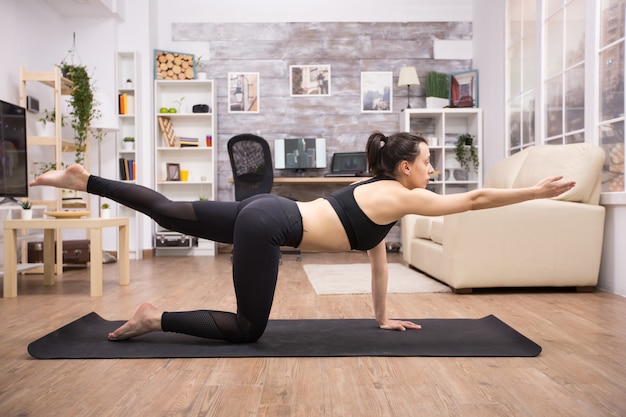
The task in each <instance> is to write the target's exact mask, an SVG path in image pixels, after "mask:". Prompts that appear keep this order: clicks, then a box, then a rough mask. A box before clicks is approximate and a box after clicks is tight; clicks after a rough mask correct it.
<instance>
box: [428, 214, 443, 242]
mask: <svg viewBox="0 0 626 417" xmlns="http://www.w3.org/2000/svg"><path fill="white" fill-rule="evenodd" d="M430 240H432V241H433V242H435V243H439V244H440V245H443V216H442V217H434V218H433V219H432V221H431V222H430Z"/></svg>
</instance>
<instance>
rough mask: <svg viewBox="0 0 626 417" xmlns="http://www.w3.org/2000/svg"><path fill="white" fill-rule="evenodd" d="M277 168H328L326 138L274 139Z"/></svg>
mask: <svg viewBox="0 0 626 417" xmlns="http://www.w3.org/2000/svg"><path fill="white" fill-rule="evenodd" d="M274 166H275V167H276V169H298V170H299V169H308V168H326V139H324V138H286V139H276V140H275V141H274Z"/></svg>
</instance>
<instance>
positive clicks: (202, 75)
mask: <svg viewBox="0 0 626 417" xmlns="http://www.w3.org/2000/svg"><path fill="white" fill-rule="evenodd" d="M195 67H196V79H198V80H206V79H207V77H208V75H207V72H206V69H205V67H204V64H203V63H202V55H200V56H199V57H198V58H196V61H195Z"/></svg>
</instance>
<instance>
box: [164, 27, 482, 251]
mask: <svg viewBox="0 0 626 417" xmlns="http://www.w3.org/2000/svg"><path fill="white" fill-rule="evenodd" d="M471 38H472V24H471V22H374V23H371V22H370V23H359V22H349V23H344V22H323V23H315V22H313V23H306V22H302V23H300V22H298V23H288V22H285V23H173V25H172V40H173V41H175V42H181V48H180V49H181V51H183V52H184V51H185V47H184V42H208V49H209V51H210V56H208V57H207V56H203V58H202V61H203V63H204V64H205V66H206V67H207V68H208V71H207V72H208V77H209V78H210V79H213V80H215V81H216V86H217V97H218V99H217V112H218V119H217V137H216V144H217V146H218V160H219V163H218V184H219V186H218V198H219V199H220V200H233V199H234V197H233V195H234V194H233V189H232V184H230V183H228V182H227V181H226V179H227V178H229V177H231V176H232V173H231V169H230V164H229V161H228V154H227V151H226V142H227V141H228V139H229V138H230V137H232V136H234V135H236V134H239V133H256V132H259V134H260V136H263V137H264V138H266V139H267V140H268V142H269V143H270V146H271V147H273V142H274V139H277V138H284V137H299V136H305V137H324V138H326V141H327V151H328V159H329V160H328V162H329V163H330V157H331V155H332V153H333V152H336V151H352V150H364V148H365V142H366V140H367V138H368V136H369V135H370V134H371V132H372V131H374V130H381V131H382V132H384V133H393V132H395V131H396V130H397V128H398V114H399V112H400V111H401V110H402V109H403V108H405V107H406V104H407V90H406V88H405V87H402V88H401V87H398V86H397V81H398V74H399V71H400V68H401V67H403V66H415V67H416V68H417V71H418V75H419V77H420V81H421V82H422V85H421V86H418V87H411V98H410V99H411V107H413V108H422V107H425V105H424V102H425V100H424V86H423V83H424V80H425V75H426V73H427V72H428V71H440V72H446V73H450V72H455V71H461V70H466V69H471V65H472V62H471V60H463V59H459V60H436V59H434V57H433V44H434V41H436V40H451V39H455V40H459V39H463V40H470V39H471ZM315 64H322V65H330V66H331V88H330V92H331V95H330V96H329V97H291V96H290V90H289V66H290V65H315ZM362 71H391V72H392V73H393V83H394V86H393V111H392V112H391V113H362V112H361V95H360V94H361V91H360V89H361V72H362ZM228 72H258V73H260V112H259V113H258V114H252V113H249V114H236V113H228V96H227V93H228V84H227V75H228ZM322 171H324V170H322ZM322 173H323V172H318V173H313V175H321V174H322ZM275 174H276V175H289V173H285V172H281V171H276V172H275ZM329 191H331V190H323V189H321V190H320V189H316V190H315V194H324V193H326V192H329ZM315 196H316V195H314V194H312V195H310V197H315ZM393 235H396V236H395V237H394V236H393ZM389 238H390V239H391V240H394V241H399V240H400V239H399V234H398V232H397V231H396V232H394V231H392V232H391V234H390V236H389Z"/></svg>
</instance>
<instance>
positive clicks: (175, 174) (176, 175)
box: [165, 163, 180, 181]
mask: <svg viewBox="0 0 626 417" xmlns="http://www.w3.org/2000/svg"><path fill="white" fill-rule="evenodd" d="M165 168H166V169H167V178H166V180H167V181H180V164H170V163H168V164H166V165H165Z"/></svg>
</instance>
